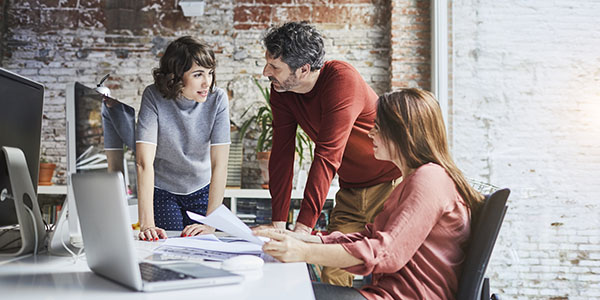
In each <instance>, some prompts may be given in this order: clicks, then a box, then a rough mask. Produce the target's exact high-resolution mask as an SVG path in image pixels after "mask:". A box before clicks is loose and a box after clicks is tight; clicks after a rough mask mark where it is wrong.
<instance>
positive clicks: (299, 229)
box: [294, 222, 312, 234]
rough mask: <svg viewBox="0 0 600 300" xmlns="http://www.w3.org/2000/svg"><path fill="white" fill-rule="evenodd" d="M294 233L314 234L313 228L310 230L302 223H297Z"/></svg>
mask: <svg viewBox="0 0 600 300" xmlns="http://www.w3.org/2000/svg"><path fill="white" fill-rule="evenodd" d="M294 232H297V233H301V234H310V233H311V232H312V228H310V227H308V226H306V225H304V224H302V223H299V222H296V227H294Z"/></svg>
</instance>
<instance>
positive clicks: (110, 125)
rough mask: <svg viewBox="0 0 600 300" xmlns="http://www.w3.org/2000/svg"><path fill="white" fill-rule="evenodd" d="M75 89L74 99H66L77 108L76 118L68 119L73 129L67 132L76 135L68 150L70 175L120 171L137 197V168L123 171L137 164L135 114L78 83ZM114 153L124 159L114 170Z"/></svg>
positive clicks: (74, 110) (127, 107)
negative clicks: (135, 156)
mask: <svg viewBox="0 0 600 300" xmlns="http://www.w3.org/2000/svg"><path fill="white" fill-rule="evenodd" d="M73 88H74V90H73V99H67V105H68V106H71V102H72V106H71V107H73V108H74V109H73V115H72V116H69V115H68V116H67V120H69V119H70V117H71V118H73V120H72V121H68V123H69V124H70V125H69V126H72V127H74V128H69V129H68V130H69V131H71V130H72V131H73V133H74V134H73V135H72V136H73V139H71V138H69V147H68V148H69V151H73V152H71V154H72V155H71V156H70V157H72V159H69V167H68V171H69V173H75V172H106V171H107V170H109V171H121V172H124V173H125V174H124V178H125V180H126V181H127V183H128V185H129V186H128V188H129V189H130V190H132V192H133V193H135V167H134V166H130V167H128V166H125V167H124V165H127V164H133V163H134V161H132V160H131V158H132V157H133V156H134V154H133V152H134V151H135V141H134V135H135V110H134V109H133V108H132V107H131V106H129V105H127V104H124V103H122V102H121V101H119V100H117V99H115V98H111V97H107V96H104V95H102V94H100V93H98V92H97V91H96V90H95V89H93V88H89V87H87V86H85V85H83V84H81V83H79V82H75V83H74V85H73ZM73 146H74V147H73ZM111 150H113V151H111ZM115 153H120V154H119V155H120V157H121V158H120V159H119V161H117V163H118V166H117V167H113V166H111V164H115V159H114V158H113V157H114V156H111V155H114V154H115ZM123 157H124V158H125V161H124V160H123ZM128 158H129V161H127V160H128ZM132 173H133V174H132ZM129 175H133V176H129ZM130 177H132V178H130Z"/></svg>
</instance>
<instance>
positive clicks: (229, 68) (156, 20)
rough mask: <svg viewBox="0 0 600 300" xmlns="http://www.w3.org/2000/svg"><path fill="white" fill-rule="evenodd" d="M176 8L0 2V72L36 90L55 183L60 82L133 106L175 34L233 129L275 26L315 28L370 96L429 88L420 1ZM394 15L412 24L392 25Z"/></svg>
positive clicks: (225, 2) (215, 0)
mask: <svg viewBox="0 0 600 300" xmlns="http://www.w3.org/2000/svg"><path fill="white" fill-rule="evenodd" d="M176 3H177V1H176V0H104V1H101V0H63V1H59V0H11V1H8V0H0V8H2V7H6V8H7V13H6V14H2V13H1V12H0V24H6V27H5V28H6V34H5V35H4V36H3V37H2V40H1V42H0V54H1V55H2V57H1V58H0V66H2V67H3V68H6V69H9V70H11V71H14V72H16V73H18V74H21V75H23V76H26V77H29V78H32V79H34V80H37V81H39V82H41V83H43V84H44V85H45V86H46V99H45V106H44V114H45V117H44V121H43V142H42V148H43V149H42V155H43V156H44V157H45V158H47V159H48V160H49V161H51V162H56V163H58V164H59V167H58V173H57V175H58V176H55V180H54V181H55V182H56V183H64V170H65V163H66V137H65V132H66V129H65V104H64V103H65V88H66V85H67V84H68V83H70V82H73V81H79V82H82V83H84V84H86V85H88V86H94V85H95V84H96V83H97V82H98V81H99V80H100V78H102V76H103V75H105V74H107V73H111V74H112V75H111V78H110V79H109V80H108V81H107V85H108V86H109V87H110V88H111V90H112V92H113V95H114V96H115V97H117V98H119V99H121V100H122V101H124V102H126V103H128V104H130V105H132V106H133V107H134V108H137V107H138V106H139V101H140V97H141V93H142V91H143V89H144V87H145V86H146V85H148V84H150V83H152V77H151V70H152V68H154V67H156V66H157V64H158V59H159V58H160V55H161V53H162V51H163V50H164V48H165V47H166V45H167V44H168V43H169V42H170V41H171V40H173V39H174V38H175V37H177V36H182V35H193V36H196V37H198V38H200V39H203V40H205V41H206V42H207V43H209V44H210V45H212V46H213V47H214V49H215V52H216V54H217V61H218V67H217V77H218V85H219V86H220V87H221V88H224V89H226V90H227V91H228V93H229V96H230V106H231V118H232V121H233V122H234V123H235V124H238V125H239V124H241V121H242V120H241V119H240V118H241V114H242V112H243V111H244V110H245V109H246V108H247V107H248V105H249V103H251V102H252V101H255V100H256V99H258V98H259V97H260V94H259V92H258V91H257V89H256V87H255V86H254V84H253V83H252V81H251V80H250V77H251V76H252V77H255V78H261V80H262V83H263V84H264V85H265V86H266V85H267V82H266V80H265V79H264V78H262V75H261V73H262V68H263V64H264V49H263V48H262V45H261V43H260V38H261V35H262V33H263V32H264V29H265V28H267V27H268V26H270V25H272V24H278V23H281V22H285V21H300V20H307V21H309V22H312V23H313V24H315V26H316V27H317V28H318V29H319V30H321V32H322V33H323V35H324V38H325V47H326V59H328V60H330V59H339V60H344V61H347V62H349V63H351V64H352V65H353V66H354V67H355V68H356V69H357V70H358V71H359V72H360V73H361V75H362V76H363V78H364V79H365V80H366V81H367V83H369V85H371V87H373V89H374V90H375V91H376V92H377V93H378V94H381V93H384V92H386V91H388V90H390V86H392V84H391V80H393V82H394V83H393V86H400V85H418V86H426V87H427V88H428V87H429V84H428V80H429V66H428V65H429V51H428V47H429V32H428V30H427V29H428V26H429V25H428V22H429V17H428V8H429V5H428V3H429V1H392V2H390V0H276V1H267V0H206V7H205V12H204V15H203V16H200V17H193V18H186V17H184V16H183V14H182V12H181V9H180V8H179V7H178V6H176ZM392 4H393V5H392ZM3 15H5V16H7V17H6V18H3V17H2V16H3ZM392 15H393V16H394V17H393V18H391V16H392ZM399 18H400V20H401V21H402V22H408V23H414V24H413V26H410V24H408V25H406V24H402V26H400V23H398V22H397V21H396V20H398V19H399ZM392 26H394V30H392V31H391V32H392V33H391V34H390V30H391V27H392ZM1 28H2V27H0V29H1ZM391 45H393V46H391ZM406 82H407V83H406ZM245 143H246V144H245V149H246V151H245V159H246V160H247V162H248V164H247V165H248V166H249V167H246V166H245V167H244V171H243V172H244V173H243V176H244V180H245V182H244V185H246V186H248V184H249V185H250V186H252V185H254V184H255V182H254V179H253V178H256V180H255V181H256V183H257V182H258V181H259V175H258V174H259V172H258V166H254V165H253V158H254V151H253V148H252V145H253V141H252V140H247V141H246V142H245Z"/></svg>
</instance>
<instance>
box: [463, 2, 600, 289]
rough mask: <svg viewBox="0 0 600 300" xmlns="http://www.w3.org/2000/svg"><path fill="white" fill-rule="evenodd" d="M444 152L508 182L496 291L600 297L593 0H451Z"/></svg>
mask: <svg viewBox="0 0 600 300" xmlns="http://www.w3.org/2000/svg"><path fill="white" fill-rule="evenodd" d="M452 11H453V16H452V19H453V29H454V30H453V35H454V43H453V45H454V48H453V49H454V53H453V60H454V65H453V70H454V73H453V80H454V86H453V91H454V95H453V104H452V118H453V128H452V131H453V135H452V136H453V141H452V142H453V153H454V155H455V157H456V160H457V163H458V165H459V166H460V167H461V168H462V169H463V170H464V171H465V173H466V174H467V175H469V176H471V177H474V178H476V179H480V180H484V181H488V180H489V182H492V183H494V184H496V185H499V186H501V187H509V188H510V189H511V190H512V194H511V196H510V198H509V206H510V208H509V211H508V214H507V216H506V219H505V222H504V225H503V228H502V231H501V236H500V238H499V240H498V242H497V245H496V249H495V252H494V255H493V257H492V261H491V264H490V266H489V268H488V275H489V276H490V277H491V278H492V282H491V284H492V289H493V291H499V292H500V293H501V294H503V295H504V296H505V297H504V299H593V298H598V297H600V1H598V0H585V1H579V0H570V1H547V0H530V1H515V0H510V1H493V0H455V1H454V3H453V9H452Z"/></svg>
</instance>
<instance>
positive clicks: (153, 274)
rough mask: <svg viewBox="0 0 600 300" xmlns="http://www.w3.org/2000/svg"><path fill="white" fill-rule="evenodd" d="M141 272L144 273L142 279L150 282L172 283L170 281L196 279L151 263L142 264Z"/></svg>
mask: <svg viewBox="0 0 600 300" xmlns="http://www.w3.org/2000/svg"><path fill="white" fill-rule="evenodd" d="M140 272H141V273H142V279H143V280H144V281H148V282H157V281H170V280H182V279H193V278H194V277H192V276H189V275H186V274H183V273H179V272H175V271H173V270H169V269H164V268H161V267H159V266H157V265H153V264H150V263H144V262H143V263H140Z"/></svg>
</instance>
